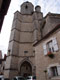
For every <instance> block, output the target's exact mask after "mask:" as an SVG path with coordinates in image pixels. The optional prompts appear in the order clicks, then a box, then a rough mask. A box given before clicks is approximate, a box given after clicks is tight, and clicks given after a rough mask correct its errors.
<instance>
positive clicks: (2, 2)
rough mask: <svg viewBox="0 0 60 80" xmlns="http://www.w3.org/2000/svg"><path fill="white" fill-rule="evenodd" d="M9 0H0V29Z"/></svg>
mask: <svg viewBox="0 0 60 80" xmlns="http://www.w3.org/2000/svg"><path fill="white" fill-rule="evenodd" d="M10 2H11V0H0V31H1V28H2V24H3V20H4V17H5V15H6V14H7V11H8V8H9V4H10Z"/></svg>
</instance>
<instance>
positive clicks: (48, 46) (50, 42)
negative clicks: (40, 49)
mask: <svg viewBox="0 0 60 80" xmlns="http://www.w3.org/2000/svg"><path fill="white" fill-rule="evenodd" d="M46 46H47V51H48V52H54V48H53V44H52V40H51V41H49V42H48V43H47V45H46Z"/></svg>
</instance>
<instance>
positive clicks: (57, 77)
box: [51, 76, 60, 80]
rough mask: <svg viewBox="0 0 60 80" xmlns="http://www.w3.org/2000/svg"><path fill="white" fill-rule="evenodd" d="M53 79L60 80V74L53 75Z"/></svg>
mask: <svg viewBox="0 0 60 80" xmlns="http://www.w3.org/2000/svg"><path fill="white" fill-rule="evenodd" d="M51 79H53V80H55V79H58V80H60V76H56V77H53V78H51Z"/></svg>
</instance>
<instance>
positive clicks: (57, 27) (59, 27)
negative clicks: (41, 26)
mask: <svg viewBox="0 0 60 80" xmlns="http://www.w3.org/2000/svg"><path fill="white" fill-rule="evenodd" d="M58 29H60V24H58V25H57V26H55V28H54V29H52V30H51V31H50V32H49V33H48V34H47V35H45V36H44V37H42V38H41V40H39V41H38V42H37V43H35V44H34V45H33V46H36V45H37V44H39V43H40V42H41V41H42V40H43V39H45V38H47V37H48V36H49V35H50V34H52V33H54V32H55V31H56V30H58Z"/></svg>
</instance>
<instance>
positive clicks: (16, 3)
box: [0, 0, 60, 55]
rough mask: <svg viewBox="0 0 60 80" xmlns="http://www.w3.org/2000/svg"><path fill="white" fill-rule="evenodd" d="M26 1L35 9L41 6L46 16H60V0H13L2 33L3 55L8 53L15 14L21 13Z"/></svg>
mask: <svg viewBox="0 0 60 80" xmlns="http://www.w3.org/2000/svg"><path fill="white" fill-rule="evenodd" d="M26 1H29V2H32V4H33V5H34V7H35V6H36V5H39V6H41V12H43V15H44V16H45V15H46V14H47V13H48V12H51V13H57V14H60V0H11V3H10V7H9V10H8V12H7V15H6V16H5V19H4V23H3V26H2V30H1V33H0V50H2V53H3V55H4V54H7V51H8V44H9V38H10V33H11V28H12V23H13V17H14V13H15V12H16V11H17V10H18V11H20V5H21V4H22V3H23V2H26Z"/></svg>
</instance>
